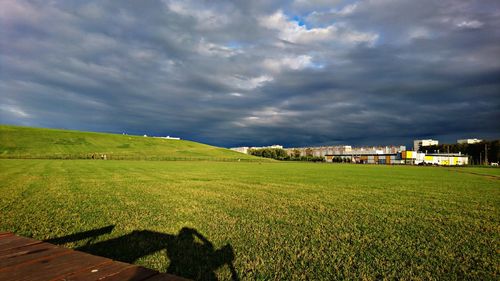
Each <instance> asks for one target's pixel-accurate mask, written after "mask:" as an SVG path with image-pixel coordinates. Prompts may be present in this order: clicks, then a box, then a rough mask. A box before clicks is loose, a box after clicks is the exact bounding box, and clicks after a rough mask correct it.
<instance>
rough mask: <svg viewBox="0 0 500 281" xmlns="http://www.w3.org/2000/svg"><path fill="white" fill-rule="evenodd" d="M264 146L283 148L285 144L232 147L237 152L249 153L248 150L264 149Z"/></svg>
mask: <svg viewBox="0 0 500 281" xmlns="http://www.w3.org/2000/svg"><path fill="white" fill-rule="evenodd" d="M263 148H276V149H283V146H282V145H279V144H273V145H270V146H251V147H248V146H241V147H231V148H230V149H231V150H234V151H236V152H240V153H245V154H248V150H250V149H263Z"/></svg>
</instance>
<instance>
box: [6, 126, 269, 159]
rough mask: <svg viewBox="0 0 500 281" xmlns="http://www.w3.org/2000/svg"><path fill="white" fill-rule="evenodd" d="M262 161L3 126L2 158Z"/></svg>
mask: <svg viewBox="0 0 500 281" xmlns="http://www.w3.org/2000/svg"><path fill="white" fill-rule="evenodd" d="M104 154H105V155H106V158H107V159H120V160H122V159H130V160H134V159H141V160H219V161H235V160H238V159H240V160H241V161H262V159H261V158H257V157H254V156H250V155H246V154H242V153H238V152H235V151H231V150H229V149H225V148H220V147H215V146H210V145H206V144H201V143H197V142H192V141H187V140H168V139H161V138H153V137H147V138H146V137H142V136H129V135H118V134H105V133H92V132H80V131H70V130H55V129H42V128H29V127H18V126H6V125H0V158H41V159H92V158H93V157H94V158H96V159H100V158H101V155H104Z"/></svg>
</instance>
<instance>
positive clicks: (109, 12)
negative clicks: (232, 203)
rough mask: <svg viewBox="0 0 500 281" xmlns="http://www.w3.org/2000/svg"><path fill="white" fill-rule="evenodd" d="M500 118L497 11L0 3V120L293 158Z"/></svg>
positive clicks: (437, 5) (473, 6)
mask: <svg viewBox="0 0 500 281" xmlns="http://www.w3.org/2000/svg"><path fill="white" fill-rule="evenodd" d="M499 120H500V1H498V0H477V1H469V0H461V1H455V0H453V1H450V0H440V1H435V0H419V1H415V0H364V1H363V0H361V1H354V0H349V1H342V0H295V1H269V0H255V1H247V0H237V1H215V0H213V1H184V0H182V1H180V0H164V1H160V0H146V1H118V0H115V1H106V0H103V1H67V0H66V1H48V0H44V1H24V0H15V1H13V0H3V1H1V2H0V123H2V124H12V125H24V126H33V127H47V128H64V129H75V130H84V131H100V132H112V133H128V134H137V135H142V134H147V135H151V136H165V135H170V136H177V137H181V138H183V139H189V140H194V141H199V142H203V143H208V144H213V145H218V146H223V147H234V146H261V145H272V144H281V145H284V146H286V147H299V146H314V145H389V144H396V145H399V144H406V145H410V144H411V143H412V140H413V139H421V138H434V139H438V140H440V141H441V142H443V143H454V142H455V141H456V139H460V138H485V139H498V138H500V122H499ZM410 147H411V146H410Z"/></svg>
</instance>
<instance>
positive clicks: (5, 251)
mask: <svg viewBox="0 0 500 281" xmlns="http://www.w3.org/2000/svg"><path fill="white" fill-rule="evenodd" d="M0 280H10V281H42V280H43V281H45V280H52V281H63V280H64V281H70V280H71V281H91V280H103V281H118V280H119V281H121V280H129V281H143V280H148V281H186V280H188V279H185V278H181V277H177V276H175V275H171V274H159V273H158V272H157V271H155V270H151V269H147V268H144V267H140V266H136V265H131V264H127V263H123V262H117V261H112V260H111V259H108V258H103V257H98V256H94V255H90V254H86V253H83V252H78V251H73V250H70V249H66V248H62V247H57V246H55V245H53V244H50V243H46V242H41V241H38V240H34V239H30V238H25V237H20V236H16V235H13V234H12V233H1V234H0Z"/></svg>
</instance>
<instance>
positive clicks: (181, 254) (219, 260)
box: [167, 227, 238, 280]
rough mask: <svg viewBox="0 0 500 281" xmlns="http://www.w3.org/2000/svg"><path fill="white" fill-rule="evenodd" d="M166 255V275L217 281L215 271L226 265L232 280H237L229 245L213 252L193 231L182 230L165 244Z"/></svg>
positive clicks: (232, 254)
mask: <svg viewBox="0 0 500 281" xmlns="http://www.w3.org/2000/svg"><path fill="white" fill-rule="evenodd" d="M167 253H168V257H169V259H170V265H169V267H168V269H167V272H168V273H171V274H174V275H178V276H183V277H187V278H191V279H194V280H217V277H216V275H215V270H217V269H218V268H220V267H222V266H224V265H225V264H227V265H228V266H229V269H230V270H231V275H232V279H233V280H237V279H238V278H237V273H236V270H235V269H234V266H233V261H234V258H235V257H234V251H233V248H232V247H231V245H229V244H227V245H226V246H224V247H222V248H220V249H218V250H215V249H214V246H213V244H212V243H211V242H210V241H209V240H208V239H206V238H205V237H204V236H203V235H201V234H200V233H199V232H198V231H196V230H195V229H192V228H187V227H184V228H182V229H181V230H180V231H179V234H178V235H177V236H175V237H174V239H172V240H170V241H169V243H168V244H167ZM193 265H195V267H193Z"/></svg>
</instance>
